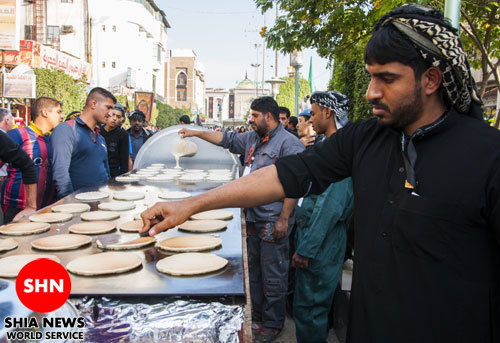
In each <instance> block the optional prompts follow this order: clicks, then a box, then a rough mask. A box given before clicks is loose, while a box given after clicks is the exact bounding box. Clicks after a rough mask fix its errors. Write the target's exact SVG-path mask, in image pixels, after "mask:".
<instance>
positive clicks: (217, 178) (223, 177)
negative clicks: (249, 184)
mask: <svg viewBox="0 0 500 343" xmlns="http://www.w3.org/2000/svg"><path fill="white" fill-rule="evenodd" d="M207 180H208V181H217V182H224V181H233V177H232V176H226V175H222V174H220V175H217V174H215V175H209V176H208V177H207Z"/></svg>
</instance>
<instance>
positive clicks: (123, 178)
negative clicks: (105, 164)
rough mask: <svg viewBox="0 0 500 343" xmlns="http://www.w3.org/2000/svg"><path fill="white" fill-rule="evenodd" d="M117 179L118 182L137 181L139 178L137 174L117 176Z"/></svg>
mask: <svg viewBox="0 0 500 343" xmlns="http://www.w3.org/2000/svg"><path fill="white" fill-rule="evenodd" d="M115 180H116V181H118V182H137V181H139V178H138V177H137V176H117V177H115Z"/></svg>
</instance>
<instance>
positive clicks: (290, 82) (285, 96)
mask: <svg viewBox="0 0 500 343" xmlns="http://www.w3.org/2000/svg"><path fill="white" fill-rule="evenodd" d="M281 79H282V80H285V83H283V84H281V86H280V93H279V94H278V96H277V97H276V102H277V103H278V105H279V106H284V107H287V108H288V109H289V110H290V113H291V114H292V115H295V78H293V77H282V78H281ZM309 93H310V91H309V82H308V81H307V80H306V79H303V78H300V79H299V105H300V103H301V102H302V101H303V100H304V97H305V96H306V95H308V94H309Z"/></svg>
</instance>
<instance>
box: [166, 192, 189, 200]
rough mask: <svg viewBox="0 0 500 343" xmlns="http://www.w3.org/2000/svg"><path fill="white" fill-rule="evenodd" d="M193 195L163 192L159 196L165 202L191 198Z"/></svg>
mask: <svg viewBox="0 0 500 343" xmlns="http://www.w3.org/2000/svg"><path fill="white" fill-rule="evenodd" d="M191 196H192V195H191V194H189V193H187V192H163V193H160V194H158V198H160V199H165V200H176V199H186V198H190V197H191Z"/></svg>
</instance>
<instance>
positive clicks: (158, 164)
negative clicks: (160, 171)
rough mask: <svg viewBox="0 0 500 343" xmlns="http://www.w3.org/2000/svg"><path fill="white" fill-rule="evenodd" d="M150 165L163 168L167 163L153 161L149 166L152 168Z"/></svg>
mask: <svg viewBox="0 0 500 343" xmlns="http://www.w3.org/2000/svg"><path fill="white" fill-rule="evenodd" d="M150 167H162V168H165V165H164V164H163V163H153V164H152V165H150V166H149V167H148V168H150Z"/></svg>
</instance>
